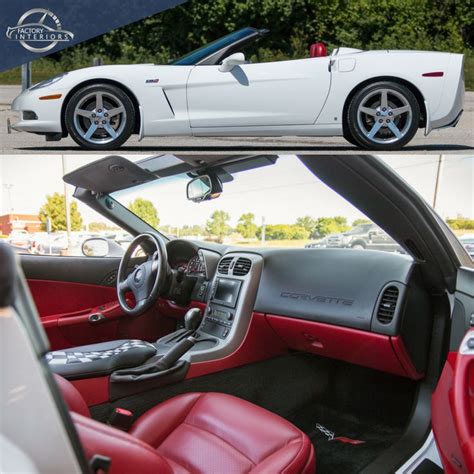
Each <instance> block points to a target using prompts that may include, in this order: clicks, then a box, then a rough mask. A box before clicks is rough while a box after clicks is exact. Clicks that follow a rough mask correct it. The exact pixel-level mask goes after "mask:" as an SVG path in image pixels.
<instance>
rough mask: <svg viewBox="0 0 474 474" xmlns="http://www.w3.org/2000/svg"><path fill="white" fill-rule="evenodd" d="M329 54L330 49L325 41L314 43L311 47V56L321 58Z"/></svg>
mask: <svg viewBox="0 0 474 474" xmlns="http://www.w3.org/2000/svg"><path fill="white" fill-rule="evenodd" d="M327 55H328V51H327V49H326V46H325V44H324V43H314V44H312V45H311V46H310V47H309V56H310V57H311V58H321V57H323V56H327Z"/></svg>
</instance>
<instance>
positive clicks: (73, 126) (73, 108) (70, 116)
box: [65, 84, 135, 150]
mask: <svg viewBox="0 0 474 474" xmlns="http://www.w3.org/2000/svg"><path fill="white" fill-rule="evenodd" d="M65 122H66V128H67V131H68V132H69V134H70V135H71V137H72V139H73V140H74V141H75V142H76V143H78V144H79V145H80V146H81V147H82V148H87V149H90V150H113V149H116V148H118V147H120V146H121V145H122V144H123V143H125V142H126V141H127V140H128V138H129V137H130V135H131V134H132V133H133V130H134V128H135V108H134V106H133V102H132V101H131V99H130V97H129V96H128V95H127V94H126V93H125V92H124V91H123V90H122V89H120V88H118V87H116V86H113V85H111V84H92V85H88V86H84V87H83V88H81V89H79V90H78V91H77V92H75V93H74V95H73V96H72V97H71V99H70V100H69V102H68V104H67V106H66V112H65Z"/></svg>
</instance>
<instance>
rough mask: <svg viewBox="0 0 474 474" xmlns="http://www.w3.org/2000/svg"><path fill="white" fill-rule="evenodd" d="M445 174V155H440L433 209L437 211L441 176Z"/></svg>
mask: <svg viewBox="0 0 474 474" xmlns="http://www.w3.org/2000/svg"><path fill="white" fill-rule="evenodd" d="M442 172H443V155H439V158H438V169H437V171H436V181H435V189H434V195H433V209H434V210H436V204H437V203H438V191H439V186H440V183H441V174H442Z"/></svg>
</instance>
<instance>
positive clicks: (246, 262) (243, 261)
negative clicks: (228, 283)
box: [233, 257, 252, 276]
mask: <svg viewBox="0 0 474 474" xmlns="http://www.w3.org/2000/svg"><path fill="white" fill-rule="evenodd" d="M251 266H252V262H251V260H250V259H248V258H244V257H240V258H238V259H237V262H235V265H234V271H233V274H234V275H236V276H244V275H247V273H248V272H249V271H250V268H251Z"/></svg>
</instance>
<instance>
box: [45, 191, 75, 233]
mask: <svg viewBox="0 0 474 474" xmlns="http://www.w3.org/2000/svg"><path fill="white" fill-rule="evenodd" d="M69 215H70V217H71V230H73V231H77V230H81V229H82V216H81V213H80V212H79V210H78V209H77V203H76V202H74V201H73V202H71V204H70V206H69ZM48 218H49V219H50V220H51V231H52V232H57V231H58V230H67V229H66V198H65V196H64V194H59V193H54V194H52V195H48V196H46V203H45V204H43V205H42V206H41V208H40V210H39V219H40V221H41V223H42V228H43V230H46V222H47V220H48Z"/></svg>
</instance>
